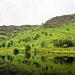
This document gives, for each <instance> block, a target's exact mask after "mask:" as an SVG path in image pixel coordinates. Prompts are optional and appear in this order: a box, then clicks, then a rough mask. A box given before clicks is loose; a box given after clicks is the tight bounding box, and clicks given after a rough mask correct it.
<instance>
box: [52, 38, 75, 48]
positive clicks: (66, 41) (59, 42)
mask: <svg viewBox="0 0 75 75" xmlns="http://www.w3.org/2000/svg"><path fill="white" fill-rule="evenodd" d="M53 44H54V46H57V47H63V45H65V44H66V45H67V46H68V47H71V46H74V42H73V40H72V39H71V38H70V37H67V38H61V39H54V40H53Z"/></svg>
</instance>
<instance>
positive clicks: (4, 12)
mask: <svg viewBox="0 0 75 75" xmlns="http://www.w3.org/2000/svg"><path fill="white" fill-rule="evenodd" d="M73 13H75V0H0V25H3V24H4V25H25V24H36V25H40V24H41V23H44V22H45V21H47V20H48V19H50V18H52V17H55V16H60V15H66V14H73Z"/></svg>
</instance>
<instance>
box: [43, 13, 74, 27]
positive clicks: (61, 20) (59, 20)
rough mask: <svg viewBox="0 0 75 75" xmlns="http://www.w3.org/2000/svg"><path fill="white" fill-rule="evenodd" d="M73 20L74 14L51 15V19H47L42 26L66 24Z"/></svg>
mask: <svg viewBox="0 0 75 75" xmlns="http://www.w3.org/2000/svg"><path fill="white" fill-rule="evenodd" d="M74 21H75V14H73V15H63V16H57V17H53V18H52V19H49V20H48V21H46V22H45V24H44V26H47V25H62V24H68V23H70V22H74Z"/></svg>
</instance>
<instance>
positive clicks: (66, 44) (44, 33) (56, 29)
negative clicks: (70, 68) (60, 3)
mask: <svg viewBox="0 0 75 75" xmlns="http://www.w3.org/2000/svg"><path fill="white" fill-rule="evenodd" d="M74 19H75V16H74V14H73V15H65V16H59V17H54V18H52V19H50V20H48V21H46V23H45V24H42V25H40V26H28V25H26V26H9V28H10V29H11V28H12V32H13V31H14V30H16V31H21V32H18V33H14V32H13V33H12V37H11V38H10V39H8V37H7V39H6V41H5V46H4V47H1V49H10V50H13V49H14V48H18V49H19V50H25V48H26V45H30V46H31V50H34V49H36V50H45V51H74V50H75V21H74ZM52 25H53V27H52ZM4 28H5V27H4ZM9 28H8V32H9ZM28 28H29V29H28ZM24 30H26V31H24ZM10 32H11V30H10ZM11 41H12V42H13V44H11ZM1 45H2V44H1Z"/></svg>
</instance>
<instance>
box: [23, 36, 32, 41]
mask: <svg viewBox="0 0 75 75" xmlns="http://www.w3.org/2000/svg"><path fill="white" fill-rule="evenodd" d="M30 40H31V39H30V37H26V38H25V39H24V38H23V39H22V41H25V42H28V41H30Z"/></svg>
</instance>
